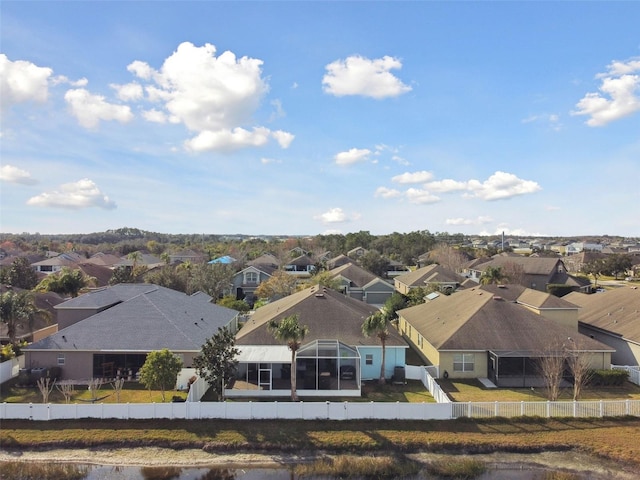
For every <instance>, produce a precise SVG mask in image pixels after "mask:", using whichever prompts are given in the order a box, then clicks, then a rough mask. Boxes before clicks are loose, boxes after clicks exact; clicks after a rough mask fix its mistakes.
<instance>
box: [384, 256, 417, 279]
mask: <svg viewBox="0 0 640 480" xmlns="http://www.w3.org/2000/svg"><path fill="white" fill-rule="evenodd" d="M410 271H411V269H410V268H409V267H407V266H406V265H405V264H404V263H402V262H398V261H396V260H389V265H388V267H387V271H386V278H395V277H397V276H399V275H404V274H405V273H407V272H410Z"/></svg>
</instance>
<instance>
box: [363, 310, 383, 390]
mask: <svg viewBox="0 0 640 480" xmlns="http://www.w3.org/2000/svg"><path fill="white" fill-rule="evenodd" d="M388 322H389V320H388V315H387V314H386V313H385V312H383V311H378V312H376V313H374V314H373V315H370V316H368V317H367V318H366V319H365V321H364V323H363V324H362V333H363V334H364V335H365V337H370V336H372V335H375V336H376V337H378V338H379V339H380V343H381V344H382V362H381V364H380V378H379V379H378V383H380V385H384V384H385V383H386V382H387V380H386V379H385V375H384V368H385V357H386V345H387V338H388V337H389V323H388Z"/></svg>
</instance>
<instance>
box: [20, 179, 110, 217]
mask: <svg viewBox="0 0 640 480" xmlns="http://www.w3.org/2000/svg"><path fill="white" fill-rule="evenodd" d="M27 205H32V206H35V207H55V208H69V209H80V208H89V207H99V208H103V209H105V210H111V209H114V208H116V204H115V202H113V201H112V200H110V199H109V197H107V196H106V195H104V194H103V193H102V192H101V191H100V189H99V188H98V186H97V185H96V184H95V183H94V182H93V181H92V180H89V179H88V178H84V179H82V180H79V181H77V182H75V183H66V184H64V185H61V186H60V189H59V190H54V191H51V192H45V193H41V194H40V195H37V196H35V197H32V198H30V199H29V200H28V201H27Z"/></svg>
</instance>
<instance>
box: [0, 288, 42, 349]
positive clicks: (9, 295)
mask: <svg viewBox="0 0 640 480" xmlns="http://www.w3.org/2000/svg"><path fill="white" fill-rule="evenodd" d="M38 315H42V316H45V317H47V318H49V317H50V315H51V314H50V313H49V312H48V311H47V310H43V309H41V308H38V307H37V306H36V304H35V298H34V296H33V294H32V293H31V292H29V291H23V292H18V293H16V292H14V291H12V290H10V291H8V292H5V293H3V294H2V295H0V320H2V322H4V323H6V324H7V336H8V337H9V343H11V344H12V345H15V344H16V332H17V329H18V325H19V324H20V323H21V322H27V323H28V325H29V326H30V327H31V326H32V325H33V322H34V320H35V318H36V317H37V316H38Z"/></svg>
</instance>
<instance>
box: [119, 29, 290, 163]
mask: <svg viewBox="0 0 640 480" xmlns="http://www.w3.org/2000/svg"><path fill="white" fill-rule="evenodd" d="M216 54H217V52H216V47H215V46H214V45H211V44H209V43H207V44H205V45H203V46H201V47H196V46H195V45H193V44H192V43H190V42H184V43H181V44H180V45H179V46H178V48H177V49H176V51H175V52H173V53H172V54H171V55H170V56H169V57H168V58H166V59H165V61H164V62H163V64H162V67H161V68H160V69H159V70H155V69H153V68H152V67H151V66H149V65H148V64H147V63H145V62H142V61H140V60H136V61H135V62H133V63H131V64H130V65H129V66H128V67H127V69H128V70H129V71H130V72H131V73H133V74H134V75H135V76H136V77H138V78H139V79H141V80H144V81H146V82H150V83H149V84H147V85H145V86H144V91H145V92H146V94H147V100H148V101H150V102H155V103H160V104H162V108H163V109H164V110H165V111H166V115H167V117H168V118H174V119H175V120H177V121H179V122H181V123H184V125H185V126H186V127H187V128H188V129H189V130H190V131H192V132H195V133H196V135H195V137H193V138H192V139H190V140H187V141H186V142H185V145H186V147H187V148H189V149H191V150H194V151H204V150H229V149H237V148H243V147H249V146H262V145H264V144H265V143H266V141H264V140H268V139H269V138H273V139H275V140H276V141H277V142H278V144H279V145H280V146H281V147H282V148H287V147H288V146H289V145H290V143H291V141H292V140H293V135H292V134H290V133H288V132H282V131H277V132H270V131H269V130H268V129H266V128H265V127H261V126H255V127H251V129H249V125H252V124H253V123H254V122H253V120H252V115H253V114H254V113H255V111H256V110H257V109H258V108H259V106H260V103H261V101H262V99H263V97H264V96H265V94H266V93H267V92H268V91H269V87H268V85H267V83H266V81H265V80H264V79H263V78H262V63H263V62H262V60H259V59H255V58H249V57H241V58H237V57H236V56H235V54H234V53H232V52H230V51H226V52H223V53H222V54H220V55H218V56H216ZM272 105H273V106H274V107H275V114H274V117H273V118H272V120H273V119H274V118H277V117H278V116H282V115H284V110H283V109H282V105H281V103H280V101H279V100H274V101H273V102H272ZM153 118H159V117H157V116H156V117H153Z"/></svg>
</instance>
